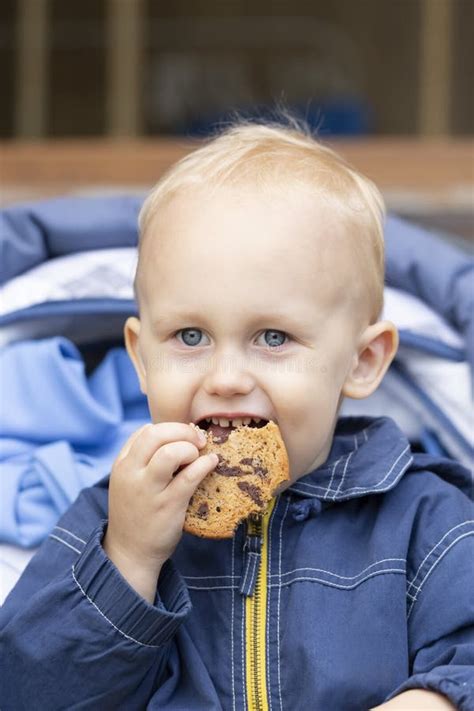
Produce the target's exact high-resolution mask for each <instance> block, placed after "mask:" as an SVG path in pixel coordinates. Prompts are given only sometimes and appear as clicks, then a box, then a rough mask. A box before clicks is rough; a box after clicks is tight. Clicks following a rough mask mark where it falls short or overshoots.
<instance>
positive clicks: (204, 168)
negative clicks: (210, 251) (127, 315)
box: [134, 116, 385, 323]
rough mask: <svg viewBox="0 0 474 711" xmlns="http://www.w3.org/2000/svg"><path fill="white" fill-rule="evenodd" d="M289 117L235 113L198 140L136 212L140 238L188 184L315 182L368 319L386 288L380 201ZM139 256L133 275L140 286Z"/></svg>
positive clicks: (380, 306)
mask: <svg viewBox="0 0 474 711" xmlns="http://www.w3.org/2000/svg"><path fill="white" fill-rule="evenodd" d="M285 118H286V120H287V121H288V122H289V124H290V125H282V124H281V123H265V124H257V123H251V122H248V121H244V120H241V119H239V120H238V121H237V122H236V123H234V124H232V125H231V126H230V127H228V128H227V129H226V130H224V131H223V132H222V133H220V134H219V135H217V136H216V137H214V138H212V139H211V140H210V141H208V142H207V143H205V144H204V145H203V146H202V147H200V148H198V149H197V150H195V151H193V152H192V153H190V154H189V155H187V156H185V157H184V158H183V159H181V160H180V161H178V162H177V163H176V164H175V165H173V166H172V167H171V168H170V169H169V170H168V171H167V172H166V173H165V175H164V176H163V177H162V178H161V179H160V180H159V181H158V183H157V184H156V185H155V186H154V188H153V189H152V191H151V193H150V194H149V195H148V197H147V199H146V200H145V202H144V204H143V206H142V208H141V211H140V214H139V217H138V224H139V231H140V240H141V239H143V236H144V235H145V233H146V231H147V228H148V226H149V224H150V222H151V220H152V219H153V218H154V216H155V214H156V213H157V212H158V211H159V209H160V207H162V206H163V205H164V204H165V203H166V202H167V201H168V200H169V199H171V198H172V197H173V196H175V195H177V194H178V193H181V192H182V191H184V190H186V191H189V190H191V189H203V188H204V189H206V190H208V189H209V190H212V189H213V188H219V187H221V186H234V187H247V188H248V186H249V184H250V185H251V186H252V187H255V188H256V189H264V190H275V189H277V188H279V187H283V186H284V187H285V188H288V186H289V185H290V186H292V187H297V188H298V187H300V188H302V189H306V190H308V188H310V189H311V190H314V194H315V197H321V196H322V197H323V198H324V199H326V200H329V201H330V204H331V205H332V206H334V207H335V208H337V209H339V211H340V214H341V217H342V219H343V220H344V222H345V223H346V226H347V228H348V231H349V236H350V239H351V240H352V241H353V242H354V247H355V250H354V251H355V254H356V256H357V258H358V261H359V264H360V266H361V268H362V269H363V271H365V274H366V283H365V286H366V288H367V290H368V291H369V292H371V293H370V304H371V309H370V310H371V313H370V323H374V322H375V321H377V320H378V319H379V318H380V315H381V312H382V309H383V289H384V238H383V223H384V217H385V207H384V201H383V198H382V195H381V194H380V192H379V190H378V189H377V187H376V186H375V185H374V183H373V182H372V181H371V180H369V179H368V178H366V177H365V176H364V175H362V174H361V173H359V172H358V171H357V170H356V169H355V168H353V167H352V166H351V165H349V164H348V163H347V162H346V161H345V160H344V159H343V158H342V157H341V156H339V155H338V154H337V153H336V152H335V151H333V150H332V149H330V148H328V147H327V146H325V145H323V144H322V143H321V142H319V141H317V140H316V139H315V138H314V137H313V136H312V135H311V132H310V130H309V129H308V127H307V126H306V125H305V124H304V123H303V122H302V121H299V120H297V119H294V118H293V117H288V116H286V117H285ZM139 268H140V260H139V264H138V267H137V274H136V276H135V284H134V287H135V295H136V296H138V294H137V288H136V286H137V283H138V273H139Z"/></svg>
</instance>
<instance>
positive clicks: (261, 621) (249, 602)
mask: <svg viewBox="0 0 474 711" xmlns="http://www.w3.org/2000/svg"><path fill="white" fill-rule="evenodd" d="M274 506H275V499H272V501H271V502H270V504H269V507H268V509H267V510H266V512H265V513H264V514H263V515H259V516H251V517H250V518H249V519H248V522H247V535H248V536H257V537H259V538H260V540H261V558H260V566H259V570H258V573H257V578H256V581H255V588H254V591H253V594H252V595H248V596H247V597H246V601H245V641H246V645H245V648H246V678H247V684H246V686H247V707H248V711H268V694H267V673H266V658H267V650H266V627H267V590H268V525H269V521H270V516H271V514H272V511H273V508H274Z"/></svg>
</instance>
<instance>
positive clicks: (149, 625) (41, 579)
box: [0, 417, 474, 711]
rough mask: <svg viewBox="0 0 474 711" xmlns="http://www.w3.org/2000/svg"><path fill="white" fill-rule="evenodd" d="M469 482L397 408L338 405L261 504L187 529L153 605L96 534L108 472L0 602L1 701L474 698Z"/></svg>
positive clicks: (464, 702) (358, 702)
mask: <svg viewBox="0 0 474 711" xmlns="http://www.w3.org/2000/svg"><path fill="white" fill-rule="evenodd" d="M471 486H472V483H471V481H470V478H469V472H467V470H466V469H464V468H463V467H461V466H460V465H458V464H456V463H455V462H453V461H451V460H448V459H434V458H433V457H432V456H431V455H427V454H420V453H412V452H411V450H410V446H409V443H408V441H407V439H406V437H405V435H404V434H403V433H402V432H401V431H400V429H399V428H398V427H397V425H396V424H395V423H394V421H393V420H391V419H390V418H367V417H343V418H340V420H339V421H338V426H337V428H336V433H335V437H334V441H333V445H332V449H331V452H330V454H329V456H328V459H327V461H326V463H325V464H324V465H322V466H321V467H319V468H318V469H316V470H314V471H313V472H311V473H310V474H308V475H306V476H304V477H302V478H301V479H299V480H298V481H297V482H296V483H295V484H293V485H292V486H291V487H290V488H289V489H287V490H286V491H285V492H283V493H282V494H280V495H279V496H278V497H276V498H275V499H273V501H272V502H271V505H270V506H269V510H268V512H267V514H266V515H265V516H264V517H263V518H262V519H260V520H256V521H251V520H249V522H245V523H242V524H241V525H240V526H239V527H238V529H237V531H236V534H235V536H234V538H233V539H228V540H217V541H212V540H204V539H200V538H196V537H193V536H191V535H188V534H184V535H183V537H182V539H181V541H180V543H179V545H178V547H177V549H176V551H175V553H174V555H173V557H172V559H170V560H169V561H167V562H166V563H165V565H164V567H163V569H162V572H161V575H160V578H159V581H158V587H157V595H156V599H155V603H154V605H151V604H149V603H148V602H146V601H145V600H144V599H143V598H141V597H140V596H139V595H138V594H137V593H136V592H135V591H134V590H133V589H132V588H131V587H130V586H129V585H128V584H127V583H126V581H125V580H124V579H123V577H122V576H121V575H120V573H119V572H118V570H117V569H116V568H115V566H114V565H113V564H112V562H111V561H110V560H109V559H108V558H107V556H106V555H105V553H104V551H103V549H102V546H101V540H102V538H103V535H104V531H105V528H106V525H107V494H108V479H107V478H106V479H104V480H102V481H101V482H99V483H98V484H97V485H96V486H93V487H90V488H88V489H84V490H83V491H82V492H81V494H80V496H79V497H78V499H77V500H76V502H75V503H74V504H73V505H72V507H71V508H70V509H69V510H68V511H67V513H66V514H65V515H64V516H63V517H62V519H61V520H60V521H59V523H58V525H57V526H56V527H55V528H54V530H53V531H52V532H51V534H50V536H49V538H48V539H47V540H46V541H45V542H44V543H43V545H42V546H41V548H40V549H39V551H38V553H37V554H36V555H35V556H34V557H33V558H32V560H31V562H30V564H29V565H28V567H27V568H26V570H25V572H24V574H23V576H22V577H21V578H20V580H19V581H18V583H17V585H16V587H15V588H14V589H13V590H12V592H11V593H10V595H9V596H8V598H7V600H6V601H5V604H4V606H3V608H2V609H1V611H0V630H1V638H0V640H1V641H0V655H1V656H0V658H1V669H0V672H1V674H0V679H1V681H0V707H1V709H2V711H21V710H22V709H25V710H26V709H28V711H29V710H30V709H35V711H43V710H44V711H55V710H56V709H98V710H100V711H104V710H107V709H110V710H112V709H113V710H114V711H115V710H120V709H123V710H126V711H134V710H135V709H137V710H138V709H149V710H155V709H156V710H157V709H167V710H168V709H169V711H178V709H179V710H180V711H201V710H202V711H211V710H212V709H226V710H227V709H228V710H229V711H241V710H245V709H248V710H249V711H251V710H253V709H259V710H260V709H262V710H265V711H266V709H269V711H283V709H286V710H287V711H292V710H294V709H305V708H307V709H310V708H311V709H324V710H325V711H351V710H354V711H362V710H364V709H369V708H371V707H373V706H376V705H378V704H381V703H383V702H384V701H385V700H387V699H389V698H391V697H392V696H393V695H395V694H397V693H400V692H401V691H403V690H406V689H411V688H417V687H419V688H426V689H432V690H434V691H437V692H439V693H442V694H445V695H446V696H447V697H448V698H450V699H451V701H452V702H454V704H455V705H456V706H457V707H458V708H459V709H462V710H463V711H473V709H474V537H473V534H474V522H473V519H474V515H473V503H472V490H470V487H471Z"/></svg>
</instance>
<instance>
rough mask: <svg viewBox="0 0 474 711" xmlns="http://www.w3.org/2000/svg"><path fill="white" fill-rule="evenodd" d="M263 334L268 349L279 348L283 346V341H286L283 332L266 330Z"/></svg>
mask: <svg viewBox="0 0 474 711" xmlns="http://www.w3.org/2000/svg"><path fill="white" fill-rule="evenodd" d="M263 333H264V335H265V343H266V345H267V346H268V347H269V348H279V347H280V346H282V345H283V343H284V342H285V339H287V335H286V333H285V332H284V331H273V330H271V329H267V330H266V331H264V332H263ZM267 334H268V338H267Z"/></svg>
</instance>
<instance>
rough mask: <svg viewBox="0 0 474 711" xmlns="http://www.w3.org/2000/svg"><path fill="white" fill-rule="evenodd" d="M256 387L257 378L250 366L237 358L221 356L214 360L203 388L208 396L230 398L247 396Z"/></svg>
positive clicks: (205, 377) (206, 375)
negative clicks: (236, 395) (231, 396)
mask: <svg viewBox="0 0 474 711" xmlns="http://www.w3.org/2000/svg"><path fill="white" fill-rule="evenodd" d="M254 386H255V378H254V376H253V375H252V373H251V371H250V368H249V367H248V364H246V363H245V362H243V361H242V360H239V359H237V358H232V357H230V356H221V357H220V358H218V359H216V358H214V359H213V362H212V363H211V364H210V367H209V369H208V370H207V372H206V374H205V376H204V382H203V387H204V389H205V391H206V392H207V393H208V395H221V396H223V397H229V396H230V395H234V394H242V395H246V394H248V393H250V392H251V391H252V390H253V388H254Z"/></svg>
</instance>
